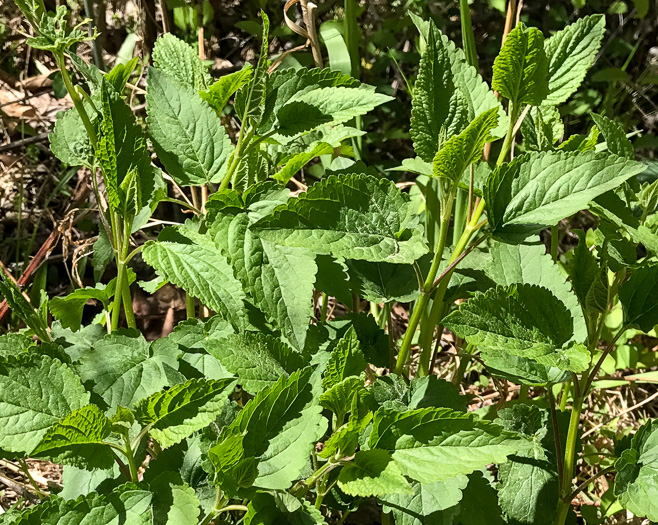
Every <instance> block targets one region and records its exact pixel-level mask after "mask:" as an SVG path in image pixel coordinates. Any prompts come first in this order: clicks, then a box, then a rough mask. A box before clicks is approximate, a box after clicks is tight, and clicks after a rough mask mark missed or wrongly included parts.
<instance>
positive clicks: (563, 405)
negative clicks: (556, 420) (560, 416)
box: [560, 378, 571, 412]
mask: <svg viewBox="0 0 658 525" xmlns="http://www.w3.org/2000/svg"><path fill="white" fill-rule="evenodd" d="M569 392H571V378H569V379H567V380H566V381H565V382H564V385H562V393H561V394H560V412H564V411H565V410H566V409H567V400H568V399H569Z"/></svg>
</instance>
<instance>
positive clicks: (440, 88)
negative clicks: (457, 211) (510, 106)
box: [410, 29, 468, 162]
mask: <svg viewBox="0 0 658 525" xmlns="http://www.w3.org/2000/svg"><path fill="white" fill-rule="evenodd" d="M467 108H468V104H467V103H466V99H465V97H464V95H463V94H462V90H461V89H460V88H458V87H456V86H455V82H454V75H453V72H452V68H451V63H450V55H449V52H448V48H447V46H446V43H445V42H444V40H443V39H442V38H441V35H440V33H438V31H433V30H431V29H430V30H429V31H428V33H427V43H426V46H425V51H424V52H423V54H422V56H421V59H420V67H419V69H418V77H417V78H416V83H415V84H414V93H413V103H412V106H411V129H410V132H411V138H412V140H413V143H414V151H415V152H416V154H417V155H418V156H419V157H420V158H421V159H422V160H424V161H425V162H432V161H433V159H434V156H435V155H436V152H437V150H438V148H439V138H440V137H441V134H443V136H444V137H445V138H448V137H451V136H452V135H455V134H457V133H459V132H460V131H461V130H462V129H464V127H466V124H467V123H468V122H467V119H468V112H467Z"/></svg>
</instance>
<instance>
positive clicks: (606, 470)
mask: <svg viewBox="0 0 658 525" xmlns="http://www.w3.org/2000/svg"><path fill="white" fill-rule="evenodd" d="M614 471H615V466H614V465H610V466H609V467H606V468H604V469H603V470H600V471H599V472H598V473H596V474H594V475H593V476H591V477H589V478H587V479H586V480H585V481H583V482H582V483H581V484H580V485H578V487H576V490H574V491H573V492H572V493H571V496H569V499H570V500H573V499H574V498H575V497H576V496H578V494H580V493H581V492H582V491H583V490H585V489H586V488H587V486H588V485H589V484H590V483H592V482H593V481H596V480H597V479H599V478H600V477H601V476H605V475H606V474H610V472H614Z"/></svg>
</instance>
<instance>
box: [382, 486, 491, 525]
mask: <svg viewBox="0 0 658 525" xmlns="http://www.w3.org/2000/svg"><path fill="white" fill-rule="evenodd" d="M467 483H468V478H467V477H466V476H456V477H454V478H450V479H448V480H446V481H439V482H437V483H429V484H423V483H417V482H414V483H412V484H411V487H412V489H413V493H412V494H395V495H388V496H385V497H383V498H382V497H380V498H379V499H380V501H382V503H383V504H384V512H392V513H393V516H394V517H395V523H396V525H449V524H452V523H453V519H454V518H455V516H456V514H457V512H458V510H459V508H458V507H457V504H458V503H459V501H460V500H461V499H462V490H463V489H464V488H466V485H467ZM472 503H474V502H470V501H469V502H468V505H471V504H472ZM482 523H485V522H484V521H483V522H482ZM486 523H487V524H488V523H489V522H488V521H486Z"/></svg>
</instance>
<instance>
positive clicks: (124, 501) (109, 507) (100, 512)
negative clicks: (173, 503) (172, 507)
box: [9, 484, 153, 525]
mask: <svg viewBox="0 0 658 525" xmlns="http://www.w3.org/2000/svg"><path fill="white" fill-rule="evenodd" d="M152 498H153V495H152V494H151V492H149V491H148V490H145V489H144V488H142V487H141V486H137V485H133V484H127V485H123V486H121V487H119V488H117V489H115V490H114V491H113V492H111V493H110V494H104V495H100V494H97V493H95V492H92V493H91V494H89V495H87V496H81V497H80V498H78V499H75V500H70V501H65V500H63V499H62V498H60V497H58V496H56V495H53V496H51V497H50V498H48V500H47V501H46V502H44V503H42V504H41V505H37V506H34V507H28V508H27V510H25V511H23V512H22V513H21V515H20V517H19V518H18V519H16V520H14V521H11V522H9V523H11V524H12V525H62V524H73V523H75V524H76V525H119V524H122V525H150V524H151V523H152V519H153V511H152V508H151V501H152Z"/></svg>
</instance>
